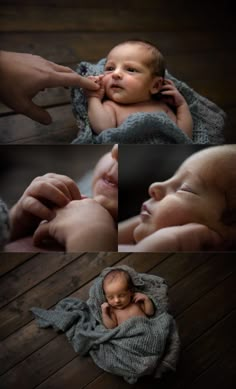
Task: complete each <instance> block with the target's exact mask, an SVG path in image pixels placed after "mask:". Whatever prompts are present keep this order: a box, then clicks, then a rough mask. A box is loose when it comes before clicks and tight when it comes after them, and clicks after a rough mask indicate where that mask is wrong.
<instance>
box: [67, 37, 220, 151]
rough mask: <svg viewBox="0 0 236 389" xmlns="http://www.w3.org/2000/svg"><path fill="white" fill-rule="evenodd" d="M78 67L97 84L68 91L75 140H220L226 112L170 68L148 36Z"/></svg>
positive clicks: (152, 142) (193, 141)
mask: <svg viewBox="0 0 236 389" xmlns="http://www.w3.org/2000/svg"><path fill="white" fill-rule="evenodd" d="M77 71H78V73H79V74H80V75H82V76H88V77H89V76H90V77H92V76H97V77H94V80H96V82H97V83H98V84H99V85H100V88H99V90H97V91H94V92H91V91H85V93H84V91H83V90H82V89H73V91H72V104H73V111H74V114H75V116H76V118H77V121H78V126H79V128H80V133H79V136H78V138H77V139H75V140H74V143H146V144H165V143H167V144H168V143H206V144H209V143H222V142H223V134H222V130H223V126H224V119H225V114H224V112H223V111H222V110H221V109H220V108H218V107H217V106H216V105H215V104H214V103H211V102H210V101H209V100H207V99H205V98H203V97H202V96H200V95H198V94H197V93H196V92H194V91H193V90H192V89H191V88H189V87H188V86H187V85H186V84H184V83H182V82H181V81H178V80H176V79H175V78H173V77H172V76H171V75H170V74H168V72H167V71H165V66H164V59H163V56H162V54H161V53H160V51H159V50H158V49H157V48H156V47H155V46H154V45H153V44H151V43H149V42H146V41H140V40H133V41H127V42H123V43H121V44H119V45H117V46H115V47H114V48H113V49H112V50H111V51H110V53H109V54H108V56H107V59H106V60H102V61H100V62H99V63H98V64H97V65H92V64H89V63H86V62H82V63H81V64H80V65H79V67H78V69H77ZM101 74H103V76H101ZM98 75H100V76H98ZM104 130H105V131H104Z"/></svg>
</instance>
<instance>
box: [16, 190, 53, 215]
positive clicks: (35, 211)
mask: <svg viewBox="0 0 236 389" xmlns="http://www.w3.org/2000/svg"><path fill="white" fill-rule="evenodd" d="M22 208H23V210H24V211H26V212H29V213H30V214H32V215H34V216H36V217H38V218H39V219H41V220H43V219H45V220H51V219H53V217H54V216H55V215H54V212H53V211H52V210H51V209H49V208H47V206H45V205H44V204H42V202H41V201H39V200H37V199H36V198H35V197H32V196H27V197H25V198H23V199H22Z"/></svg>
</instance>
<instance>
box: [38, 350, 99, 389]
mask: <svg viewBox="0 0 236 389" xmlns="http://www.w3.org/2000/svg"><path fill="white" fill-rule="evenodd" d="M101 372H102V370H101V369H100V368H99V367H98V366H96V365H95V364H94V362H93V360H92V359H91V358H90V357H76V358H75V359H73V360H72V361H71V362H69V363H67V364H66V365H65V366H64V367H63V368H62V369H60V370H58V371H57V372H56V373H55V374H53V375H51V376H50V377H49V378H48V379H46V380H45V381H44V382H43V383H42V384H40V385H39V386H38V389H65V388H66V387H67V388H70V389H80V388H81V389H82V388H84V387H85V386H86V385H87V384H88V383H89V382H91V381H93V380H94V379H96V378H97V377H98V376H99V375H100V374H101Z"/></svg>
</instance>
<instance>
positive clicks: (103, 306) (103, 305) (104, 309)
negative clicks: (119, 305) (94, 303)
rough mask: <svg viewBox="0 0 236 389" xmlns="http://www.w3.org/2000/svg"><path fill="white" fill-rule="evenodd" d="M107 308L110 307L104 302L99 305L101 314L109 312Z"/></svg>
mask: <svg viewBox="0 0 236 389" xmlns="http://www.w3.org/2000/svg"><path fill="white" fill-rule="evenodd" d="M109 308H110V307H109V304H108V303H107V302H105V303H103V304H102V305H101V309H102V311H103V312H107V311H108V310H109Z"/></svg>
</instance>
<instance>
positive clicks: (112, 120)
mask: <svg viewBox="0 0 236 389" xmlns="http://www.w3.org/2000/svg"><path fill="white" fill-rule="evenodd" d="M90 78H92V77H90ZM93 79H96V77H93ZM97 83H98V84H99V86H100V88H99V89H98V90H97V91H91V90H85V93H86V96H87V100H88V117H89V122H90V124H91V127H92V129H93V131H94V132H96V134H100V132H102V131H103V130H106V129H107V128H112V127H116V114H115V111H114V109H113V108H112V106H111V105H110V104H109V102H106V101H105V102H103V101H102V99H103V97H104V93H105V89H104V86H103V84H102V78H101V76H98V77H97Z"/></svg>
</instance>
